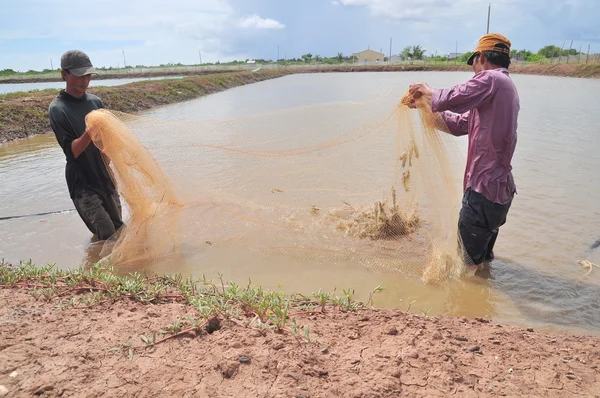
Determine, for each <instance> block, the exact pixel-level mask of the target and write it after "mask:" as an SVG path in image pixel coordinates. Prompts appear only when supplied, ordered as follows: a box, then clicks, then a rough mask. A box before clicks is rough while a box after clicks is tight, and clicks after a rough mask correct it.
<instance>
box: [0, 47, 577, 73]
mask: <svg viewBox="0 0 600 398" xmlns="http://www.w3.org/2000/svg"><path fill="white" fill-rule="evenodd" d="M426 53H427V50H425V49H423V47H421V46H420V45H412V46H407V47H405V48H404V49H402V51H401V52H400V53H399V54H397V56H398V57H399V58H400V59H401V60H402V61H420V60H426V59H427V60H429V61H433V62H444V61H448V60H450V59H452V60H456V61H457V62H466V61H467V60H468V59H469V57H470V56H471V52H468V53H464V54H454V56H452V57H451V56H449V55H446V56H442V55H437V54H435V55H427V54H426ZM580 54H585V53H580V52H579V51H577V50H576V49H574V48H571V49H563V48H560V47H558V46H554V45H548V46H544V47H542V48H540V49H539V50H538V51H537V52H536V53H534V52H532V51H529V50H524V49H523V50H512V51H511V52H510V55H511V58H513V59H516V60H519V61H525V62H539V61H541V60H543V59H547V58H555V57H566V56H576V55H580ZM395 55H396V54H395ZM355 60H356V59H355V57H352V56H351V55H350V56H347V55H344V54H342V53H341V52H338V53H337V54H336V55H335V56H333V57H323V56H320V55H313V54H311V53H306V54H302V55H301V56H300V57H299V58H287V59H283V58H281V59H278V60H277V61H273V60H270V59H260V58H257V59H254V60H253V61H254V62H255V63H256V64H258V65H264V64H274V63H277V64H281V65H292V64H312V63H318V64H320V63H322V64H343V63H352V62H354V61H355ZM248 61H250V60H249V59H246V60H239V61H238V60H235V61H231V62H219V61H217V62H207V63H203V64H201V65H225V66H233V65H242V64H247V63H248ZM387 61H388V57H387V56H386V57H384V62H387ZM199 65H200V64H195V65H184V64H182V63H176V64H172V63H169V64H161V65H158V66H145V65H136V66H135V67H134V66H129V65H128V66H127V68H169V67H185V66H199ZM96 69H99V70H101V71H111V70H118V69H122V68H116V67H112V66H111V67H97V68H96ZM55 72H60V69H55V70H51V69H44V70H42V71H36V70H28V71H27V72H18V71H15V70H13V69H3V70H0V77H3V76H13V75H23V74H25V75H34V74H40V73H55Z"/></svg>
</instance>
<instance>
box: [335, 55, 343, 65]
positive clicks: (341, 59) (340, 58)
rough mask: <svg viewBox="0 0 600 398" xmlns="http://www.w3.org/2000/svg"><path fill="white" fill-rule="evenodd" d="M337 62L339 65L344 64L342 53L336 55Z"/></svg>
mask: <svg viewBox="0 0 600 398" xmlns="http://www.w3.org/2000/svg"><path fill="white" fill-rule="evenodd" d="M336 58H337V61H338V62H339V63H340V64H341V63H342V62H344V54H342V53H337V56H336Z"/></svg>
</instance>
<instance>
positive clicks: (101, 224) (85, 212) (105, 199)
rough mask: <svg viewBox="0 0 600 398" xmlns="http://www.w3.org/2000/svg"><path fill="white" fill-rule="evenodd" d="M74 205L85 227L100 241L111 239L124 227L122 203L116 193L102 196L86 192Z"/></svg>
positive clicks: (80, 194) (74, 201)
mask: <svg viewBox="0 0 600 398" xmlns="http://www.w3.org/2000/svg"><path fill="white" fill-rule="evenodd" d="M73 203H74V204H75V208H76V209H77V212H78V213H79V216H80V217H81V219H82V220H83V222H84V223H85V225H86V226H87V227H88V229H89V230H90V232H92V233H93V234H94V235H96V237H97V238H98V240H106V239H108V238H110V237H111V236H112V235H113V234H114V233H115V232H116V231H117V230H118V229H119V228H121V226H122V225H123V221H122V219H121V217H122V212H121V201H120V199H119V195H118V194H117V193H116V192H115V193H114V194H112V195H100V194H98V193H97V192H94V191H89V190H85V191H83V192H81V193H79V194H78V195H77V196H76V197H75V198H74V199H73Z"/></svg>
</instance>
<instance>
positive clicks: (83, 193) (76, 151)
mask: <svg viewBox="0 0 600 398" xmlns="http://www.w3.org/2000/svg"><path fill="white" fill-rule="evenodd" d="M60 67H61V75H62V78H63V80H64V81H65V82H66V89H64V90H61V91H60V94H59V95H58V97H56V98H55V99H54V100H53V101H52V103H51V104H50V107H49V108H48V116H49V118H50V125H51V126H52V130H53V131H54V134H55V135H56V140H57V141H58V143H59V145H60V146H61V147H62V149H63V152H64V153H65V156H66V160H67V165H66V168H65V177H66V180H67V186H68V188H69V195H70V196H71V199H72V200H73V203H74V204H75V208H76V209H77V212H78V213H79V216H80V217H81V219H82V220H83V222H84V223H85V225H86V226H87V227H88V228H89V230H90V231H91V232H92V233H93V234H94V235H95V236H96V237H97V238H98V239H99V240H106V239H108V238H110V237H111V236H112V235H113V234H114V233H115V232H116V231H117V230H118V229H119V228H120V227H121V226H122V225H123V221H122V213H121V202H120V199H119V195H118V193H117V191H116V189H115V186H114V184H113V181H112V180H111V178H110V174H109V173H108V170H107V169H106V165H105V163H104V160H103V158H102V155H101V153H100V151H99V150H98V148H97V147H96V146H95V145H94V144H93V143H91V138H90V136H89V134H88V132H87V130H86V124H85V117H86V116H87V114H88V113H90V112H91V111H93V110H95V109H99V108H104V104H103V103H102V101H101V100H100V98H98V97H97V96H95V95H93V94H88V93H86V90H87V88H88V85H89V83H90V79H91V75H92V74H97V72H96V70H95V69H94V67H93V66H92V63H91V61H90V59H89V57H88V56H87V55H86V54H85V53H84V52H82V51H78V50H70V51H67V52H65V53H64V54H63V55H62V57H61V62H60ZM90 144H91V145H90Z"/></svg>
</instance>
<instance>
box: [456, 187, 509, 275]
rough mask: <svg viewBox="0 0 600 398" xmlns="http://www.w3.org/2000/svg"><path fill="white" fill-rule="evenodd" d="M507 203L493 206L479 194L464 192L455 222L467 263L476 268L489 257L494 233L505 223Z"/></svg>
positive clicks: (493, 204) (493, 243)
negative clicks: (456, 222) (457, 218)
mask: <svg viewBox="0 0 600 398" xmlns="http://www.w3.org/2000/svg"><path fill="white" fill-rule="evenodd" d="M511 203H512V201H511V202H508V203H505V204H499V203H494V202H492V201H491V200H489V199H487V198H486V197H485V196H483V195H482V194H480V193H479V192H476V191H473V190H472V189H471V188H468V189H467V191H466V192H465V194H464V196H463V200H462V208H461V209H460V217H459V220H458V231H459V235H460V239H461V241H462V244H463V247H464V251H465V260H466V261H467V263H472V264H473V265H479V264H481V263H482V262H483V261H484V260H486V259H491V258H492V257H493V254H492V251H493V249H494V245H495V243H496V239H497V238H498V231H499V229H500V227H501V226H502V225H504V224H505V223H506V216H507V214H508V210H509V209H510V205H511Z"/></svg>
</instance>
